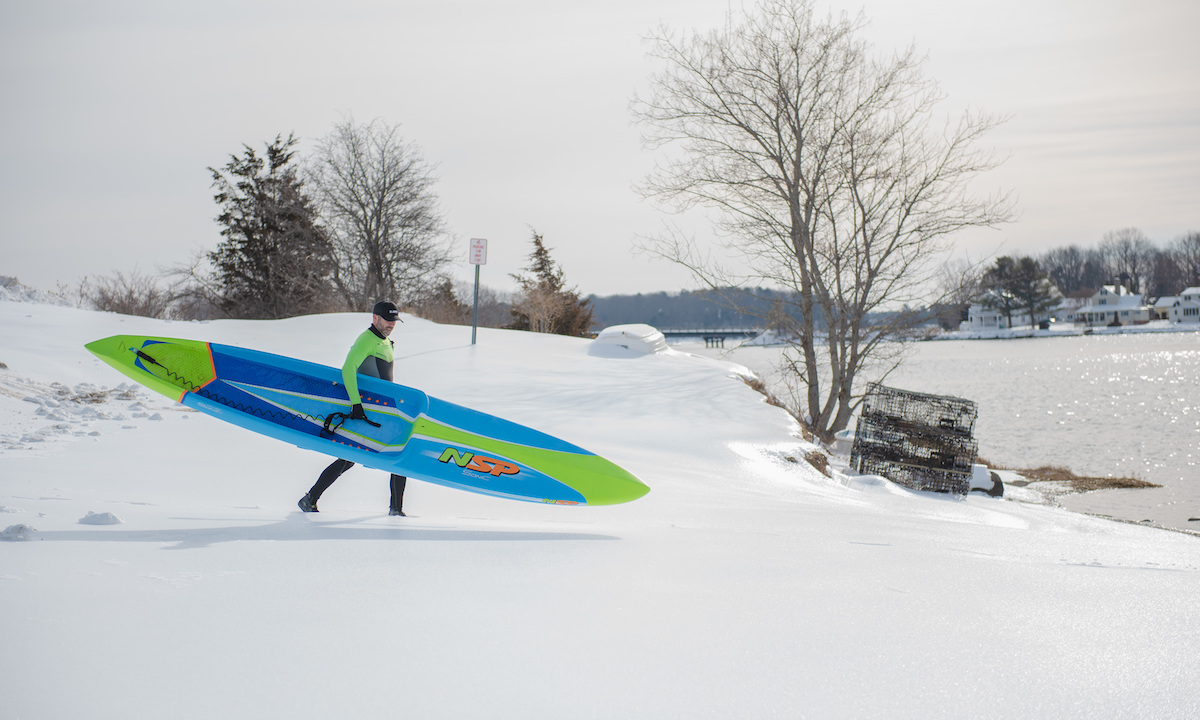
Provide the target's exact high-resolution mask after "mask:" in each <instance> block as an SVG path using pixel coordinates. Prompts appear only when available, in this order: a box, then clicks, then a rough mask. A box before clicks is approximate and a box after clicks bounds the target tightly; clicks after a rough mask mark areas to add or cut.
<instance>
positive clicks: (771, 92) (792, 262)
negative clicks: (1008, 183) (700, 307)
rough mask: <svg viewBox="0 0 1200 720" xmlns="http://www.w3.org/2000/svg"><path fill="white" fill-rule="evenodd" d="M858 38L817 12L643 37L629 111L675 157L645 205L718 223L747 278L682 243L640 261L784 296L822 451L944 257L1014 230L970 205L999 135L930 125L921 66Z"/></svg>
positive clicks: (787, 6)
mask: <svg viewBox="0 0 1200 720" xmlns="http://www.w3.org/2000/svg"><path fill="white" fill-rule="evenodd" d="M863 24H864V21H863V20H862V19H861V17H860V18H859V19H856V20H850V19H847V18H846V17H842V18H840V19H832V18H831V19H828V20H825V21H818V20H816V19H814V13H813V3H812V2H811V0H763V1H762V2H760V3H759V5H758V6H757V7H756V8H755V9H754V10H752V11H750V12H749V13H748V14H746V15H745V16H744V17H740V18H739V17H735V16H732V15H731V17H730V19H729V21H728V23H727V25H726V26H725V27H724V28H722V29H721V30H719V31H714V32H711V33H708V34H696V33H685V34H682V35H680V34H677V33H674V32H672V31H670V30H669V29H665V28H664V29H662V30H660V31H658V32H657V33H655V34H654V35H653V36H652V37H651V41H652V43H653V51H652V54H653V55H654V56H655V57H656V58H657V59H658V60H659V61H660V62H661V63H662V64H663V66H664V69H663V70H662V71H661V72H659V73H658V74H656V75H655V76H653V77H652V91H651V94H650V96H649V97H647V98H646V99H642V100H635V102H634V112H635V114H636V115H637V117H638V119H639V120H640V121H641V122H642V123H644V124H645V125H646V126H647V127H648V128H649V131H648V135H647V140H648V142H649V143H650V144H652V145H656V146H661V145H665V144H674V145H675V146H676V147H677V148H678V150H679V151H680V152H676V153H674V154H673V155H670V156H668V157H667V158H666V159H665V160H664V161H663V164H662V165H661V166H660V168H659V170H658V172H657V173H655V174H654V175H652V176H651V177H650V178H649V179H648V181H647V183H646V185H645V188H644V189H645V193H646V194H647V195H648V196H650V197H652V198H655V199H657V200H658V201H660V202H661V203H662V204H663V205H665V206H666V207H667V208H669V209H672V210H680V211H681V210H687V209H689V208H692V207H695V206H702V207H705V208H708V209H710V210H714V211H715V212H716V223H717V228H718V230H719V231H720V233H721V234H722V235H723V236H724V237H725V238H727V243H726V246H727V248H728V249H729V250H731V251H732V252H733V253H734V254H735V255H737V256H739V257H740V258H741V259H742V260H743V261H744V265H745V266H746V267H747V268H748V270H744V271H739V272H730V271H726V270H724V269H723V268H721V267H720V266H719V265H718V264H716V263H714V262H712V261H710V260H708V259H707V258H705V257H704V255H703V253H702V252H701V251H700V249H699V247H698V246H697V244H696V243H695V242H694V241H693V240H690V239H687V238H683V237H681V236H680V234H679V233H669V234H668V235H666V236H664V237H659V238H656V239H652V240H650V241H649V246H650V249H651V250H652V251H653V252H656V253H657V254H659V255H661V256H663V257H666V258H668V259H671V260H673V261H675V262H678V263H681V264H683V265H685V266H687V267H689V268H691V269H692V271H693V272H694V274H695V275H696V277H697V278H698V279H699V280H700V281H702V282H703V283H705V284H707V285H709V286H710V287H713V288H720V287H730V286H753V285H767V286H774V287H785V288H789V289H791V290H794V298H795V302H796V304H797V307H798V310H799V315H800V316H801V318H802V319H801V320H800V321H799V322H797V323H796V326H795V327H794V328H792V330H793V332H794V336H795V341H794V348H795V351H796V355H795V363H794V364H793V366H792V367H793V370H794V372H795V373H796V375H797V376H798V378H799V380H800V381H801V382H802V383H803V385H804V386H805V387H804V400H803V402H802V407H801V408H800V409H799V410H800V413H801V414H803V415H806V416H807V418H808V421H809V423H810V424H811V428H812V429H813V430H814V431H815V432H817V433H818V434H820V435H823V436H828V435H829V434H830V433H832V432H834V431H836V430H839V429H841V428H844V427H845V426H846V425H847V423H848V422H849V420H850V417H851V414H852V412H853V409H854V407H855V405H856V403H857V399H856V397H855V396H854V393H853V387H854V380H855V377H856V376H857V375H858V373H859V371H860V370H862V369H863V368H864V367H865V366H867V365H868V364H870V363H872V362H875V361H882V362H884V363H885V364H891V363H894V362H895V358H894V357H893V356H892V355H891V351H892V350H893V349H894V346H889V344H888V343H887V342H886V339H887V338H889V337H894V336H896V335H898V334H901V333H903V332H904V331H906V330H907V329H909V328H911V327H912V325H913V324H914V323H915V322H918V321H923V320H924V318H925V316H924V314H923V313H918V312H915V311H907V310H905V309H903V307H904V306H905V305H906V304H910V303H912V304H927V303H928V302H929V300H930V298H929V297H928V289H929V288H930V286H931V285H933V284H935V283H933V282H931V281H932V279H933V276H934V275H935V274H936V272H937V268H938V260H939V258H938V256H937V251H938V250H940V249H941V247H942V244H943V243H944V241H945V239H946V238H947V237H948V236H950V235H951V234H953V233H954V232H956V231H959V230H962V229H964V228H969V227H977V226H994V225H997V224H999V223H1002V222H1004V221H1006V220H1007V219H1008V218H1009V216H1010V214H1011V209H1010V204H1009V203H1008V201H1007V198H1006V197H1004V196H993V197H987V198H981V199H976V198H974V197H972V196H971V195H970V194H969V193H968V192H967V183H968V182H969V181H970V180H971V179H973V178H974V177H976V176H977V175H978V174H979V173H981V172H983V171H986V170H989V169H991V168H993V167H994V166H995V165H996V164H997V160H996V158H995V157H994V156H993V154H992V153H990V152H985V151H981V150H978V149H977V148H976V145H977V143H978V141H979V140H980V139H981V138H982V136H983V135H984V134H985V133H986V132H987V131H988V130H990V129H991V128H992V127H994V126H995V124H996V123H997V122H998V121H997V120H996V119H995V118H992V117H990V116H986V115H983V114H978V113H968V114H966V115H964V116H963V117H962V118H961V119H959V120H957V121H950V120H945V121H939V118H938V117H937V116H936V114H935V108H936V105H937V104H938V102H939V101H940V100H941V96H940V93H939V91H938V89H937V87H936V85H935V84H934V83H933V82H932V81H930V80H928V79H925V78H924V77H923V76H922V73H921V69H920V59H919V58H918V57H917V55H916V53H915V51H914V50H912V49H909V50H908V51H906V52H903V53H900V54H898V55H895V56H894V57H891V58H875V57H873V56H872V55H871V48H870V46H869V45H868V43H867V42H865V41H864V40H862V39H860V38H859V37H858V35H859V34H860V30H861V29H862V26H863ZM822 313H823V317H824V318H825V321H826V323H827V326H828V334H827V337H826V338H825V339H821V338H819V337H818V329H819V328H818V326H817V325H816V320H815V318H816V317H817V316H818V315H820V314H822Z"/></svg>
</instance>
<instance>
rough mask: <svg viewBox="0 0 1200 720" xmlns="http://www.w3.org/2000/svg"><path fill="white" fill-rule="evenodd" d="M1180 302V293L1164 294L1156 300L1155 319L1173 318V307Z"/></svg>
mask: <svg viewBox="0 0 1200 720" xmlns="http://www.w3.org/2000/svg"><path fill="white" fill-rule="evenodd" d="M1178 304H1179V296H1178V295H1164V296H1163V297H1160V298H1159V299H1157V300H1155V301H1154V307H1153V308H1152V310H1153V312H1154V319H1155V320H1170V319H1171V308H1173V307H1175V306H1176V305H1178Z"/></svg>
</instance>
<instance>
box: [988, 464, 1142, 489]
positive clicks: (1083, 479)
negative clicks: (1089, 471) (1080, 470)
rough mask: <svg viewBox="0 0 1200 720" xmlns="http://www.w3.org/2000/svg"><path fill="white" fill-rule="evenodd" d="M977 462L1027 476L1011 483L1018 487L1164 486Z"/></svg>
mask: <svg viewBox="0 0 1200 720" xmlns="http://www.w3.org/2000/svg"><path fill="white" fill-rule="evenodd" d="M976 462H977V463H979V464H980V465H986V466H987V467H988V468H990V469H992V470H1007V471H1008V472H1015V473H1017V474H1018V475H1020V476H1021V477H1023V478H1025V479H1024V480H1017V481H1012V482H1010V483H1009V484H1010V485H1016V486H1017V487H1023V486H1025V485H1029V484H1030V483H1035V482H1053V483H1061V484H1063V485H1065V486H1067V487H1069V488H1070V490H1071V492H1079V493H1085V492H1092V491H1093V490H1134V489H1142V488H1156V487H1162V485H1156V484H1154V483H1152V482H1147V481H1145V480H1141V479H1139V478H1135V477H1091V476H1086V475H1076V474H1075V473H1074V472H1072V471H1070V470H1068V469H1067V468H1065V467H1060V466H1058V465H1042V466H1040V467H1036V468H1010V467H1004V466H1003V465H993V464H992V463H990V462H988V461H987V460H984V459H983V458H977V459H976Z"/></svg>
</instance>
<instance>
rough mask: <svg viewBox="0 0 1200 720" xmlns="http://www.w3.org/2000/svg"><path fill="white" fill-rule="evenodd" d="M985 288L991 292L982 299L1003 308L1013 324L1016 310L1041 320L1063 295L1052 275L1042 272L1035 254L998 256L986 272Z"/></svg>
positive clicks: (986, 303) (983, 281)
mask: <svg viewBox="0 0 1200 720" xmlns="http://www.w3.org/2000/svg"><path fill="white" fill-rule="evenodd" d="M981 284H982V287H983V288H984V289H985V290H986V291H987V295H986V296H985V297H984V298H983V300H982V302H983V305H984V306H985V307H989V308H992V309H994V310H1000V311H1001V312H1003V313H1004V317H1005V318H1007V320H1008V326H1009V327H1012V324H1013V323H1012V314H1013V311H1015V310H1024V311H1025V312H1027V313H1029V320H1030V322H1032V323H1036V322H1037V318H1038V316H1039V315H1044V314H1045V313H1046V312H1047V311H1048V310H1049V309H1050V308H1052V307H1054V306H1055V305H1057V304H1058V302H1059V301H1060V299H1061V295H1060V294H1059V292H1058V289H1057V288H1055V287H1054V283H1052V282H1050V278H1049V276H1048V275H1047V274H1046V273H1045V272H1043V271H1042V269H1041V267H1040V266H1039V265H1038V262H1037V261H1036V260H1034V259H1033V258H1031V257H1020V258H1011V257H1008V256H1004V257H1000V258H997V259H996V264H995V265H994V266H992V267H990V268H988V270H987V271H986V272H985V273H984V274H983V279H982V283H981Z"/></svg>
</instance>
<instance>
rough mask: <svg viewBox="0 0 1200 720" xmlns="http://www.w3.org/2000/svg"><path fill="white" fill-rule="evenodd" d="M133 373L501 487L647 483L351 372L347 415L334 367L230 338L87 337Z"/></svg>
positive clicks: (461, 479) (381, 461)
mask: <svg viewBox="0 0 1200 720" xmlns="http://www.w3.org/2000/svg"><path fill="white" fill-rule="evenodd" d="M85 347H87V349H88V350H89V351H91V353H92V354H94V355H95V356H96V357H98V358H100V359H101V360H103V361H104V362H106V363H108V364H109V365H111V366H112V367H113V368H115V369H117V370H119V371H120V372H122V373H124V374H125V375H127V376H128V377H130V378H132V379H134V380H136V381H137V382H139V383H141V384H142V385H145V386H146V387H148V388H150V389H152V390H155V391H157V392H159V393H162V394H163V395H166V396H167V397H169V398H171V399H172V400H175V401H177V402H179V403H182V404H183V405H186V406H187V407H190V408H193V409H195V410H198V411H200V412H203V413H205V414H207V415H211V416H213V417H215V418H218V419H221V420H224V421H226V422H229V423H232V424H234V425H238V426H240V427H243V428H246V429H248V430H253V431H254V432H257V433H261V434H263V435H267V436H269V437H273V438H277V439H279V440H283V441H285V442H289V443H291V444H293V445H296V446H298V447H301V448H305V449H308V450H316V451H317V452H321V453H325V454H327V455H332V456H334V457H339V458H344V459H346V460H351V461H353V462H356V463H358V464H360V465H364V466H366V467H371V468H376V469H378V470H384V471H387V472H391V473H396V474H397V475H405V476H407V477H412V478H416V479H418V480H424V481H427V482H432V483H436V484H439V485H445V486H448V487H454V488H459V489H462V490H469V491H472V492H478V493H483V494H486V495H495V496H498V497H505V498H511V499H515V500H526V501H531V502H540V503H552V504H562V505H614V504H618V503H623V502H629V501H631V500H636V499H637V498H640V497H642V496H643V495H645V494H646V493H647V492H649V491H650V488H648V487H647V486H646V485H645V484H644V483H642V481H641V480H639V479H638V478H637V477H635V476H634V475H633V474H631V473H629V472H628V471H626V470H624V469H623V468H621V467H619V466H618V465H616V464H614V463H612V462H610V461H608V460H606V459H604V458H602V457H600V456H599V455H596V454H594V453H591V452H588V451H587V450H584V449H583V448H580V447H578V446H576V445H572V444H571V443H568V442H566V441H564V440H560V439H558V438H555V437H553V436H550V435H547V434H546V433H543V432H540V431H538V430H534V429H532V428H529V427H526V426H524V425H519V424H517V423H514V422H510V421H508V420H503V419H501V418H498V417H496V416H494V415H488V414H486V413H482V412H478V411H476V410H471V409H470V408H466V407H463V406H461V405H455V404H454V403H449V402H446V401H444V400H439V399H438V398H434V397H430V396H428V395H426V394H425V393H424V392H422V391H420V390H417V389H415V388H411V387H406V386H404V385H398V384H396V383H392V382H388V381H386V380H380V379H379V378H373V377H368V376H363V375H360V376H358V386H359V394H360V395H361V396H362V401H363V402H362V404H363V408H364V410H365V411H366V413H367V416H368V417H369V418H370V419H371V421H372V422H374V423H378V427H375V426H373V425H371V424H369V423H367V422H364V421H362V420H351V419H349V418H348V417H347V416H348V415H349V413H350V409H351V406H350V401H349V397H348V395H347V392H346V388H345V386H344V385H343V383H342V373H341V370H340V369H337V368H332V367H328V366H326V365H319V364H316V363H310V362H306V361H304V360H297V359H295V358H289V357H284V356H282V355H273V354H271V353H265V352H260V351H257V350H247V349H245V348H240V347H235V346H232V345H220V344H217V343H207V342H202V341H198V340H181V339H176V338H161V337H142V336H134V335H115V336H112V337H108V338H104V339H102V340H96V341H95V342H91V343H88V344H87V345H86V346H85Z"/></svg>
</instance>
